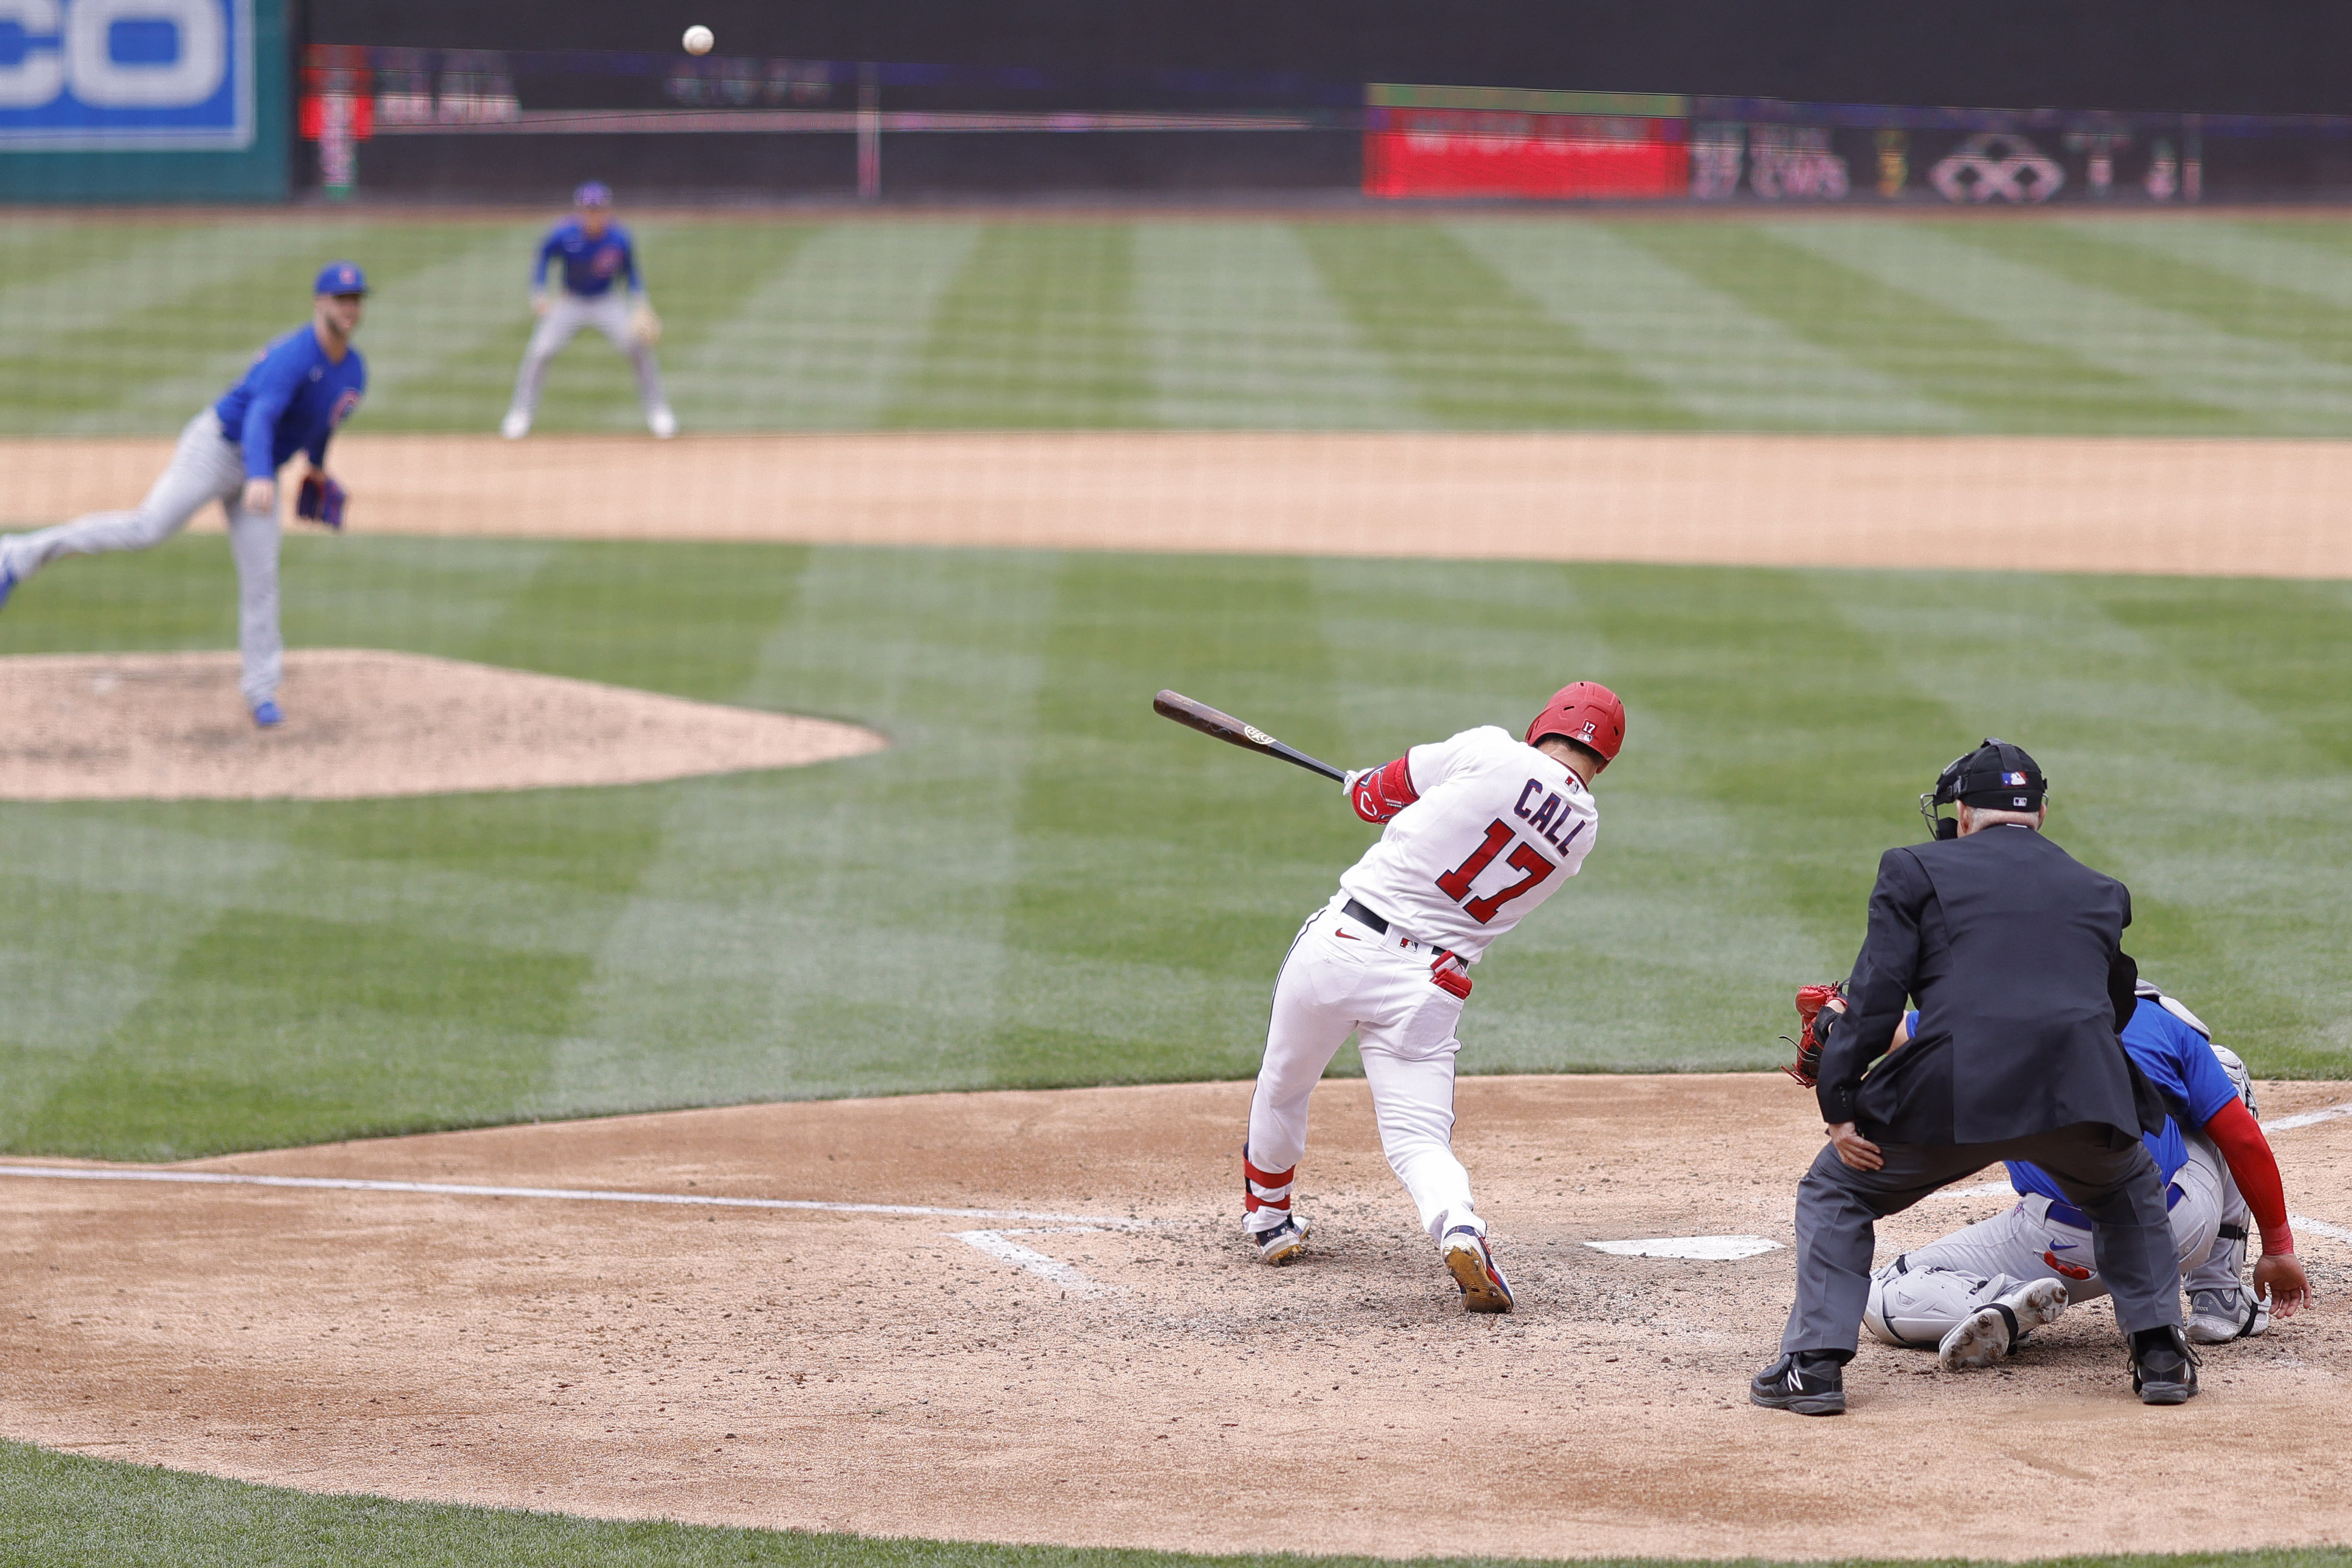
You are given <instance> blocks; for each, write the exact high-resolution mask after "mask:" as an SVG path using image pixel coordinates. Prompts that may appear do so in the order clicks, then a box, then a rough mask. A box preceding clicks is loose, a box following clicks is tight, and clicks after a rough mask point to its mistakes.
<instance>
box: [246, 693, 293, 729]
mask: <svg viewBox="0 0 2352 1568" xmlns="http://www.w3.org/2000/svg"><path fill="white" fill-rule="evenodd" d="M253 721H254V722H255V723H256V724H258V725H259V726H261V728H263V729H265V730H275V729H276V728H278V725H280V724H283V723H284V722H286V715H285V713H284V712H283V711H282V710H280V709H279V708H278V704H277V703H275V702H272V701H270V700H268V698H264V699H262V700H260V701H258V702H257V703H255V704H254V705H253Z"/></svg>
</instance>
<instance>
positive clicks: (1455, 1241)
mask: <svg viewBox="0 0 2352 1568" xmlns="http://www.w3.org/2000/svg"><path fill="white" fill-rule="evenodd" d="M1439 1246H1440V1256H1441V1257H1443V1258H1444V1259H1445V1268H1446V1270H1447V1272H1449V1273H1451V1274H1452V1275H1453V1276H1454V1283H1455V1284H1456V1285H1459V1286H1461V1287H1462V1310H1464V1311H1465V1312H1507V1311H1509V1310H1511V1282H1510V1281H1509V1280H1507V1279H1504V1278H1503V1271H1502V1270H1501V1269H1500V1268H1496V1265H1495V1254H1494V1251H1493V1249H1492V1248H1490V1247H1488V1246H1487V1245H1486V1237H1484V1236H1481V1235H1480V1234H1479V1233H1478V1232H1476V1231H1475V1230H1473V1229H1471V1228H1470V1227H1469V1226H1466V1225H1458V1226H1454V1228H1453V1229H1452V1230H1449V1231H1447V1232H1446V1233H1445V1239H1444V1242H1442V1243H1440V1244H1439Z"/></svg>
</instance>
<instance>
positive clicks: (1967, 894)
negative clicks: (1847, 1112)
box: [1821, 825, 2152, 1144]
mask: <svg viewBox="0 0 2352 1568" xmlns="http://www.w3.org/2000/svg"><path fill="white" fill-rule="evenodd" d="M2130 923H2131V895H2130V893H2129V892H2128V891H2127V890H2126V889H2125V887H2124V885H2123V884H2122V883H2120V882H2118V881H2116V879H2113V878H2111V877H2106V876H2102V875H2101V874H2100V873H2098V872H2096V871H2094V870H2092V869H2091V868H2088V867H2086V866H2084V865H2082V864H2081V863H2080V862H2078V861H2076V860H2075V859H2074V857H2072V856H2070V855H2068V854H2067V853H2066V852H2065V851H2064V850H2063V849H2062V848H2060V847H2058V846H2057V845H2055V844H2053V843H2052V842H2051V841H2050V840H2049V839H2047V838H2045V837H2042V834H2040V833H2039V832H2037V831H2035V830H2034V829H2032V828H2031V827H2025V826H2011V825H2000V826H1987V827H1984V828H1982V829H1980V830H1979V831H1978V832H1976V833H1973V834H1970V835H1969V837H1965V838H1948V839H1942V840H1938V841H1936V842H1931V843H1927V844H1915V845H1910V846H1906V847H1903V848H1900V849H1890V850H1888V851H1887V852H1886V854H1885V857H1884V858H1882V859H1881V860H1880V862H1879V873H1878V885H1877V887H1876V888H1875V889H1874V891H1873V892H1872V895H1871V906H1870V931H1869V935H1868V937H1867V938H1866V939H1865V941H1864V945H1863V951H1862V954H1861V956H1860V958H1859V959H1858V960H1857V961H1856V963H1855V965H1854V973H1853V1005H1852V1012H1851V1014H1850V1015H1849V1017H1848V1019H1847V1020H1845V1021H1844V1024H1843V1025H1842V1026H1841V1027H1840V1029H1839V1030H1838V1034H1839V1036H1842V1037H1843V1042H1844V1043H1845V1045H1846V1049H1845V1050H1844V1051H1843V1052H1841V1053H1839V1054H1840V1055H1841V1056H1842V1057H1843V1058H1845V1059H1844V1060H1843V1061H1840V1062H1839V1063H1837V1064H1836V1065H1837V1067H1838V1068H1840V1069H1842V1070H1843V1072H1844V1073H1845V1074H1847V1075H1849V1076H1848V1077H1847V1078H1846V1080H1845V1083H1844V1084H1843V1086H1833V1085H1832V1073H1831V1070H1830V1068H1831V1067H1832V1063H1831V1062H1830V1061H1829V1060H1828V1059H1827V1058H1825V1059H1824V1062H1823V1068H1824V1070H1823V1073H1822V1086H1821V1087H1822V1089H1823V1090H1824V1091H1829V1090H1831V1089H1832V1088H1833V1087H1839V1088H1840V1089H1841V1091H1842V1092H1843V1093H1844V1094H1850V1096H1851V1102H1852V1111H1853V1120H1854V1121H1856V1122H1857V1123H1858V1124H1859V1125H1860V1127H1861V1128H1862V1130H1863V1131H1864V1133H1865V1134H1866V1135H1867V1136H1869V1137H1872V1138H1874V1139H1878V1140H1880V1141H1891V1142H1898V1143H1923V1144H1948V1143H1990V1142H1999V1141H2000V1140H2002V1139H2007V1138H2018V1137H2024V1136H2028V1135H2030V1134H2032V1133H2037V1132H2045V1131H2052V1130H2053V1129H2056V1128H2060V1127H2066V1126H2071V1125H2074V1124H2075V1123H2078V1122H2104V1123H2105V1124H2107V1125H2109V1126H2111V1127H2113V1128H2115V1129H2116V1131H2117V1133H2118V1134H2119V1135H2121V1136H2126V1137H2137V1135H2138V1132H2139V1131H2140V1127H2141V1124H2142V1121H2143V1119H2144V1118H2143V1100H2142V1094H2141V1092H2140V1089H2141V1086H2142V1085H2143V1084H2144V1079H2141V1078H2140V1075H2139V1074H2137V1072H2135V1071H2134V1069H2133V1068H2132V1066H2131V1062H2130V1059H2129V1058H2127V1057H2126V1055H2125V1053H2124V1049H2123V1047H2122V1045H2121V1044H2120V1042H2119V1041H2118V1040H2117V1038H2116V1006H2117V1004H2116V1000H2115V996H2116V992H2115V989H2114V984H2115V982H2116V977H2117V975H2118V973H2124V974H2125V978H2124V979H2123V981H2122V984H2124V985H2125V987H2126V990H2127V988H2128V986H2129V984H2130V980H2129V977H2128V970H2129V966H2130V960H2129V959H2128V958H2126V957H2124V956H2123V954H2122V950H2121V943H2122V939H2123V931H2124V928H2125V927H2126V926H2127V925H2128V924H2130ZM1906 995H1908V996H1916V998H1917V999H1918V1004H1919V1026H1918V1029H1919V1032H1918V1035H1917V1037H1916V1038H1914V1039H1913V1040H1912V1041H1910V1042H1909V1043H1908V1044H1907V1045H1906V1046H1904V1047H1902V1048H1901V1049H1899V1050H1897V1051H1895V1052H1894V1053H1893V1054H1892V1055H1889V1056H1887V1057H1885V1058H1882V1059H1881V1060H1879V1061H1878V1063H1877V1064H1876V1065H1875V1066H1874V1067H1873V1068H1870V1070H1869V1074H1868V1076H1867V1077H1866V1078H1864V1079H1862V1080H1861V1082H1860V1083H1859V1084H1858V1085H1855V1084H1853V1081H1852V1078H1851V1076H1850V1075H1851V1074H1852V1073H1853V1071H1854V1069H1856V1068H1859V1067H1860V1065H1861V1064H1860V1063H1859V1062H1858V1061H1855V1060H1853V1058H1854V1057H1856V1056H1859V1055H1860V1054H1861V1052H1862V1051H1864V1050H1866V1049H1868V1048H1870V1043H1871V1042H1873V1041H1876V1042H1881V1043H1883V1042H1885V1040H1887V1039H1889V1038H1891V1037H1893V1034H1894V1030H1895V1022H1896V1020H1897V1019H1898V1018H1899V1017H1900V1016H1901V1014H1902V1012H1903V1008H1904V1003H1905V1000H1906ZM2150 1094H2151V1095H2152V1091H2150ZM1822 1104H1823V1111H1824V1114H1825V1115H1827V1114H1829V1112H1830V1110H1831V1109H1832V1099H1831V1095H1830V1094H1829V1093H1828V1092H1824V1094H1823V1100H1822ZM1831 1120H1832V1121H1839V1120H1845V1118H1843V1117H1835V1116H1832V1117H1831Z"/></svg>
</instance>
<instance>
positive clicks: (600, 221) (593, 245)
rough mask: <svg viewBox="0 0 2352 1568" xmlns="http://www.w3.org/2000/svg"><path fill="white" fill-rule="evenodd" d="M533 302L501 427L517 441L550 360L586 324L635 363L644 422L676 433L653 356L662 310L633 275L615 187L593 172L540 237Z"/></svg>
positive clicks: (633, 256) (664, 435)
mask: <svg viewBox="0 0 2352 1568" xmlns="http://www.w3.org/2000/svg"><path fill="white" fill-rule="evenodd" d="M550 267H554V268H558V269H559V270H560V271H561V273H562V283H561V286H560V287H559V288H558V289H557V291H556V292H555V293H554V294H553V295H550V294H549V293H548V291H547V269H548V268H550ZM633 293H634V294H635V300H634V302H632V300H631V298H630V297H631V295H632V294H633ZM530 309H531V313H532V314H534V315H536V316H537V317H538V318H539V325H538V326H537V327H535V328H533V329H532V330H531V334H530V346H529V347H527V348H525V349H524V350H523V353H522V369H521V370H520V372H518V373H517V374H516V375H515V389H514V402H513V404H512V405H509V407H508V409H507V416H506V417H505V418H504V419H502V420H500V421H499V435H501V436H504V437H506V438H507V439H508V440H509V441H520V440H521V439H522V438H523V437H525V436H528V435H530V422H531V419H532V417H533V416H535V415H537V414H538V412H539V388H540V383H541V381H543V380H544V379H545V378H546V375H547V362H548V361H550V360H551V359H553V358H554V357H555V355H556V353H557V351H559V350H560V349H562V347H563V345H564V344H566V343H568V342H571V341H572V337H573V335H574V334H575V333H577V332H578V331H580V329H581V328H582V327H583V326H586V327H593V328H595V329H596V330H597V331H600V332H602V333H604V339H605V341H606V342H609V343H611V344H612V345H613V346H614V348H616V349H618V350H620V351H621V352H622V353H625V354H626V355H628V356H629V363H631V364H632V365H634V366H635V367H636V372H637V402H638V404H639V405H641V406H642V407H643V408H644V410H645V416H646V429H648V430H650V431H652V432H653V433H654V434H655V436H656V437H659V438H661V439H663V440H665V441H666V440H667V439H669V437H672V436H675V435H677V415H675V414H672V413H671V412H670V409H669V399H668V398H667V397H666V396H664V395H663V394H662V379H661V366H660V364H658V363H656V361H655V359H654V344H655V343H656V342H659V341H660V338H661V318H660V317H658V316H656V315H655V314H654V308H653V302H652V301H651V300H649V299H647V298H646V285H645V280H644V279H642V278H640V277H639V276H638V275H637V253H636V249H635V247H634V246H632V245H631V244H630V243H629V231H628V230H627V229H625V228H624V227H623V226H621V225H619V224H617V223H615V222H614V221H613V193H612V192H611V191H610V190H608V189H606V188H605V187H604V184H601V183H600V182H598V181H595V180H591V181H589V182H588V183H587V184H584V185H583V186H581V187H580V188H579V189H578V190H577V191H574V192H573V193H572V216H570V217H568V218H565V219H564V220H563V221H562V223H559V224H557V225H556V226H554V227H553V228H551V229H549V230H548V231H547V237H546V238H545V239H544V240H542V241H541V242H540V247H539V254H538V256H537V257H536V258H533V259H532V261H531V267H530Z"/></svg>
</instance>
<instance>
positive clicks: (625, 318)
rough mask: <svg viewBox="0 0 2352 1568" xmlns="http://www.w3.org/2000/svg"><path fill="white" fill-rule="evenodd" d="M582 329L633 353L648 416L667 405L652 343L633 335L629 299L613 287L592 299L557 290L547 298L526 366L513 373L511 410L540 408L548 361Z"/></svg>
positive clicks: (524, 357) (640, 399)
mask: <svg viewBox="0 0 2352 1568" xmlns="http://www.w3.org/2000/svg"><path fill="white" fill-rule="evenodd" d="M582 327H593V328H595V329H596V330H597V331H600V332H602V333H604V339H605V341H606V342H610V343H611V344H612V345H613V346H614V348H616V349H618V350H620V351H621V352H622V353H625V354H626V355H628V356H629V363H631V364H633V365H635V367H636V372H637V404H638V406H639V407H641V408H643V409H644V410H645V412H646V416H648V417H650V416H652V414H653V412H654V410H655V409H656V408H663V407H667V406H668V400H667V399H666V398H665V397H664V396H663V395H662V379H661V364H660V362H658V361H657V360H656V359H655V358H654V351H653V350H652V349H651V348H650V347H649V346H647V345H646V344H645V343H641V342H637V341H636V340H635V338H633V337H631V336H629V297H628V296H627V295H626V294H624V293H622V292H621V290H619V289H611V290H609V291H607V292H605V293H603V294H599V295H597V296H596V297H595V298H594V299H593V300H591V299H588V298H585V297H584V296H582V295H579V294H574V293H573V292H572V290H571V289H558V290H556V294H555V298H554V299H552V300H550V301H548V306H547V314H545V315H543V316H541V318H540V319H539V325H538V326H536V327H534V328H533V329H531V334H530V346H529V347H528V348H526V349H524V350H523V351H522V369H521V370H520V371H518V372H517V373H516V374H515V389H514V403H513V405H512V411H513V412H516V413H520V414H525V415H530V414H536V413H538V412H539V386H540V383H541V382H542V381H544V380H545V379H546V378H547V362H548V361H550V360H551V359H553V358H554V357H555V355H556V352H557V351H558V350H560V349H562V347H563V345H564V344H566V343H568V342H571V341H572V334H573V333H575V332H577V331H579V330H580V329H581V328H582Z"/></svg>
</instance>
